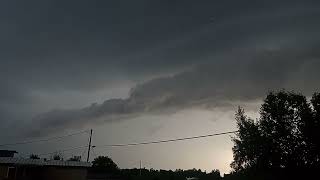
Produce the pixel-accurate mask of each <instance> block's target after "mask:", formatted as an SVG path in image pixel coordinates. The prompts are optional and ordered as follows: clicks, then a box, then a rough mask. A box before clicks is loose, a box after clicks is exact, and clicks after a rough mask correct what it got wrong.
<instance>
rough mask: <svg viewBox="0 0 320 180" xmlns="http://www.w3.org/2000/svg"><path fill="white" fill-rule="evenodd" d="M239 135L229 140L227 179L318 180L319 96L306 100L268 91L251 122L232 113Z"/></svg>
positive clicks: (239, 114)
mask: <svg viewBox="0 0 320 180" xmlns="http://www.w3.org/2000/svg"><path fill="white" fill-rule="evenodd" d="M236 121H237V125H238V130H239V132H238V133H237V136H236V137H235V138H234V139H233V141H234V144H235V145H234V147H233V154H234V155H233V156H234V161H233V163H232V164H231V167H232V168H233V170H234V171H233V173H232V175H231V176H230V178H233V179H239V178H241V177H245V179H283V178H284V179H300V177H301V178H303V177H305V176H307V175H314V176H317V177H319V175H318V174H319V172H318V171H319V170H320V169H319V167H320V94H319V93H315V94H314V95H313V96H312V97H311V100H310V101H308V100H307V98H306V97H305V96H303V95H302V94H298V93H294V92H286V91H279V92H271V93H269V94H268V95H267V97H266V98H265V99H264V102H263V104H262V106H261V108H260V118H259V119H257V120H253V119H251V118H249V117H247V116H246V115H245V112H244V110H243V109H242V108H239V109H238V111H237V113H236Z"/></svg>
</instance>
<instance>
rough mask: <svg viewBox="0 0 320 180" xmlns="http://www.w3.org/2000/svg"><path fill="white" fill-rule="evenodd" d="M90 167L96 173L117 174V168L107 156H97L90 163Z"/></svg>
mask: <svg viewBox="0 0 320 180" xmlns="http://www.w3.org/2000/svg"><path fill="white" fill-rule="evenodd" d="M92 167H93V168H94V169H95V170H98V171H104V172H117V171H119V168H118V166H117V164H116V163H114V162H113V160H112V159H111V158H109V157H108V156H99V157H97V158H95V159H94V160H93V161H92Z"/></svg>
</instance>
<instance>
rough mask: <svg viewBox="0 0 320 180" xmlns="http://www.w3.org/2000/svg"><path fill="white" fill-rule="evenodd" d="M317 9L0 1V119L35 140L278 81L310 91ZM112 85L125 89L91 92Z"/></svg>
mask: <svg viewBox="0 0 320 180" xmlns="http://www.w3.org/2000/svg"><path fill="white" fill-rule="evenodd" d="M319 12H320V11H319V2H318V1H312V0H310V1H292V0H291V1H286V0H282V1H279V0H277V1H276V0H274V1H272V0H271V1H268V2H259V3H258V2H257V1H241V2H240V1H226V2H214V1H201V2H197V3H195V2H194V1H183V2H179V1H149V0H148V1H139V2H136V1H134V2H133V1H99V2H89V1H81V0H80V1H79V0H78V1H68V2H65V1H39V2H36V1H32V2H31V1H30V2H29V1H28V3H25V2H17V1H3V2H1V4H0V13H1V14H0V18H1V22H2V23H1V25H0V38H1V42H0V59H1V66H0V84H1V88H0V100H1V101H0V121H1V123H2V124H3V126H2V127H4V128H6V127H8V126H11V127H14V128H13V129H18V128H17V127H18V126H19V125H20V124H23V126H24V127H28V129H29V131H28V132H26V133H27V134H29V135H33V136H37V135H42V134H46V133H49V132H52V131H56V130H62V129H68V128H78V127H82V126H85V125H88V124H95V123H102V122H110V121H116V120H122V119H130V118H132V117H136V116H143V115H145V114H149V113H161V112H172V111H179V110H182V109H186V108H192V107H195V106H197V107H202V108H213V107H225V106H228V104H232V103H233V102H236V101H250V100H256V99H262V98H263V96H264V95H265V93H266V92H267V91H268V90H274V89H280V88H287V89H289V90H297V91H300V92H303V93H306V94H311V93H312V92H314V91H318V90H319V83H318V82H319V80H318V78H317V77H319V72H318V70H317V69H318V67H320V64H319V52H320V51H319V47H320V44H319V42H320V35H319V32H320V25H319V23H318V20H319V18H320V13H319ZM132 84H137V85H136V86H131V85H132ZM123 86H125V87H128V86H131V87H133V88H132V90H131V91H130V92H129V93H128V94H125V95H123V93H121V95H119V94H117V93H111V95H108V97H104V96H102V97H98V98H97V96H98V95H97V94H99V93H97V92H101V91H104V90H106V91H108V90H110V89H112V91H113V92H114V91H117V88H118V87H123ZM115 89H116V90H115ZM119 89H120V88H119ZM119 91H120V90H119ZM128 91H129V90H128ZM121 92H123V90H121ZM43 94H46V96H43ZM68 94H73V98H71V97H69V96H68ZM80 94H81V95H83V94H85V96H86V97H91V98H83V97H82V96H80ZM91 94H92V95H91ZM78 95H79V98H77V99H78V100H77V101H74V102H73V101H72V100H74V99H76V98H75V96H78ZM99 95H100V94H99ZM112 97H117V98H112ZM119 97H121V98H119ZM53 99H54V103H53V102H52V101H53ZM101 99H105V101H104V102H103V103H94V102H96V101H99V102H101ZM91 103H93V105H91V106H87V107H86V104H91ZM70 104H71V106H70V108H68V105H70ZM57 107H58V108H57ZM81 107H82V108H81ZM54 109H56V110H54Z"/></svg>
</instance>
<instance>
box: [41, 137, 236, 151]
mask: <svg viewBox="0 0 320 180" xmlns="http://www.w3.org/2000/svg"><path fill="white" fill-rule="evenodd" d="M236 132H238V131H229V132H222V133H214V134H206V135H200V136H191V137H184V138H177V139H167V140H158V141H147V142H138V143H128V144H106V145H99V146H92V149H94V148H104V147H124V146H138V145H148V144H159V143H169V142H176V141H186V140H192V139H200V138H207V137H213V136H220V135H226V134H233V133H236ZM88 147H89V146H88V145H86V146H79V147H73V148H69V149H62V150H57V151H54V152H48V153H42V154H39V156H44V155H50V154H55V153H57V152H67V151H72V150H77V149H84V148H88Z"/></svg>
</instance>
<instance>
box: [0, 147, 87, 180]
mask: <svg viewBox="0 0 320 180" xmlns="http://www.w3.org/2000/svg"><path fill="white" fill-rule="evenodd" d="M0 152H1V153H3V155H5V157H0V179H6V180H26V179H32V180H34V179H44V180H66V179H68V180H86V179H87V173H88V169H89V168H90V167H91V163H87V162H80V161H62V160H46V159H26V158H15V157H13V155H12V154H14V153H17V152H16V151H0Z"/></svg>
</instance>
